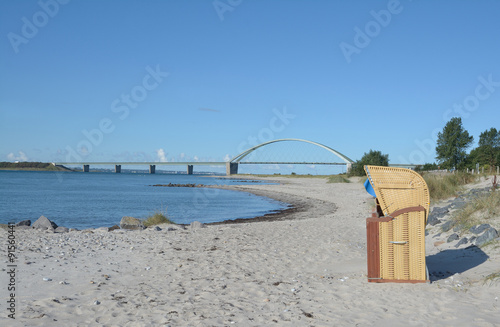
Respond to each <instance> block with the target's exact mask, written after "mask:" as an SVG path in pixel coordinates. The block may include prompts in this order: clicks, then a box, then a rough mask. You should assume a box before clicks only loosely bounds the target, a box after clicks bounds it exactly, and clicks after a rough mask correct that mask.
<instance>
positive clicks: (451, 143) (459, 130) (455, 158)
mask: <svg viewBox="0 0 500 327" xmlns="http://www.w3.org/2000/svg"><path fill="white" fill-rule="evenodd" d="M473 141H474V138H473V137H472V136H470V135H469V132H467V131H466V130H465V129H464V128H463V126H462V118H460V117H453V118H452V119H450V121H449V122H448V123H446V125H445V126H444V128H443V131H442V132H439V133H438V139H437V146H436V154H437V156H436V159H437V160H438V162H439V163H440V165H441V166H442V167H443V168H457V169H460V168H462V167H463V165H464V164H465V159H466V158H467V153H466V150H467V148H469V147H470V146H471V145H472V142H473Z"/></svg>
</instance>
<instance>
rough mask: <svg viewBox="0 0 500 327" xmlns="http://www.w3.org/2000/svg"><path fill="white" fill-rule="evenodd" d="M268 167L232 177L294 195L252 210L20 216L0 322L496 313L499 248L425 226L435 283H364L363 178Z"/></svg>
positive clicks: (347, 321) (348, 322)
mask: <svg viewBox="0 0 500 327" xmlns="http://www.w3.org/2000/svg"><path fill="white" fill-rule="evenodd" d="M272 180H276V181H277V182H279V184H277V185H257V184H251V183H249V185H243V186H231V187H228V188H231V189H235V190H240V191H246V192H252V193H255V194H258V195H267V196H269V197H272V198H275V199H278V200H280V201H285V202H288V203H292V204H294V205H295V206H296V209H295V210H290V211H289V212H286V213H285V214H280V215H276V216H274V217H269V219H261V220H260V221H259V220H258V221H254V222H242V223H237V224H213V225H205V226H204V227H202V228H201V227H196V226H193V227H191V226H186V227H185V228H184V227H182V226H175V225H161V226H159V227H160V228H161V230H155V229H153V228H148V229H145V230H142V231H127V230H114V231H111V232H108V231H107V230H103V229H94V230H85V231H71V232H69V233H52V232H46V231H36V230H32V229H29V230H24V229H21V228H18V229H16V230H15V235H16V243H17V249H16V251H17V256H18V258H17V262H16V264H17V268H16V269H17V270H16V275H15V279H16V294H15V298H16V308H15V309H16V311H15V318H16V319H15V320H13V319H10V318H8V316H7V315H8V314H9V312H8V311H7V309H6V305H5V304H6V301H7V300H8V299H9V295H8V292H7V285H8V284H9V275H8V274H7V273H6V271H8V268H7V265H8V262H7V259H6V256H4V258H5V259H4V260H3V261H2V262H4V263H3V266H2V270H3V272H2V274H1V279H0V282H1V283H2V284H1V285H2V286H1V287H2V288H1V292H0V294H1V298H2V305H1V306H0V308H1V311H2V313H1V317H0V325H2V326H500V300H499V299H500V280H499V279H498V278H497V279H496V281H487V280H485V277H486V276H488V275H489V274H491V273H495V272H500V255H499V253H500V250H499V248H498V247H497V248H495V246H491V245H490V246H486V247H484V248H481V249H480V248H477V247H468V246H469V245H470V244H465V245H462V246H460V247H458V248H455V246H454V244H455V243H447V242H446V238H447V237H448V236H449V234H451V233H452V231H450V232H449V233H442V234H440V231H439V230H438V226H434V227H433V228H430V234H429V235H428V236H427V237H426V245H427V246H426V254H427V261H428V266H429V270H430V272H431V275H432V276H433V277H432V278H431V281H432V282H431V283H424V284H395V283H384V284H377V283H368V282H367V278H366V244H365V243H366V229H365V228H366V227H365V219H366V218H367V217H369V215H370V213H371V206H372V205H373V199H372V198H371V197H370V195H369V194H368V193H367V192H366V191H365V190H364V188H363V185H362V184H361V183H347V184H331V183H327V180H326V179H321V178H293V179H290V178H278V177H277V178H272ZM488 183H489V182H488V181H483V182H482V184H481V185H478V187H481V186H483V184H484V185H486V186H487V185H488ZM434 205H440V203H438V204H434ZM48 218H49V219H50V217H48ZM200 218H202V217H200ZM498 227H499V226H497V228H498ZM0 232H1V233H3V234H4V235H5V239H6V238H7V233H6V231H5V230H0ZM2 239H4V236H2ZM442 241H444V242H442ZM2 243H3V244H5V242H2ZM4 252H5V253H6V250H4ZM438 273H439V274H438Z"/></svg>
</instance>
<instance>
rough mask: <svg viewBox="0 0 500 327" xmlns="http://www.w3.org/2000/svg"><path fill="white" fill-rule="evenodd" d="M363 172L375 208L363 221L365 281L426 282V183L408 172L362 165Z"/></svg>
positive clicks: (427, 203)
mask: <svg viewBox="0 0 500 327" xmlns="http://www.w3.org/2000/svg"><path fill="white" fill-rule="evenodd" d="M365 171H366V174H367V176H368V179H369V181H370V183H371V185H372V187H373V190H374V191H375V194H376V198H377V206H378V208H377V213H374V214H372V217H371V218H368V219H367V220H366V228H367V249H368V281H369V282H378V283H380V282H406V283H419V282H427V281H428V280H429V278H428V273H427V268H426V265H425V225H426V223H427V216H428V213H429V205H430V203H429V202H430V200H429V190H428V188H427V184H426V183H425V181H424V179H423V178H422V176H420V175H419V174H418V173H416V172H414V171H413V170H410V169H405V168H393V167H381V166H365ZM380 213H381V214H380Z"/></svg>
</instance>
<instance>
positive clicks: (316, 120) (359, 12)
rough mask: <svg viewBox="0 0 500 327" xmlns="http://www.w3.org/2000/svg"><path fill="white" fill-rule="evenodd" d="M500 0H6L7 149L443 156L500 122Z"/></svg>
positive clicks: (85, 156)
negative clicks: (256, 148) (455, 131)
mask: <svg viewBox="0 0 500 327" xmlns="http://www.w3.org/2000/svg"><path fill="white" fill-rule="evenodd" d="M499 12H500V2H499V1H418V0H413V1H409V0H406V1H404V0H401V1H392V0H391V1H298V0H297V1H290V0H288V1H277V0H267V1H264V0H253V1H250V0H241V1H239V0H220V1H211V0H204V1H194V0H193V1H159V0H157V1H118V0H116V1H109V0H108V1H92V0H89V1H81V0H80V1H77V0H72V1H67V0H64V1H63V0H59V1H58V0H40V1H1V2H0V35H1V41H0V56H1V57H0V59H1V60H0V139H1V142H0V161H14V160H29V161H67V160H68V159H70V160H76V159H77V158H81V159H82V160H84V161H149V160H151V161H156V160H167V161H172V160H177V161H180V160H209V161H224V160H226V159H227V158H230V157H232V156H234V155H236V154H238V153H239V152H241V150H244V149H246V148H248V147H250V146H251V145H254V144H256V143H261V142H264V141H269V140H271V139H279V138H300V139H307V140H311V141H315V142H319V143H322V144H324V145H327V146H329V147H331V148H333V149H336V150H338V151H339V152H341V153H343V154H345V155H347V156H348V157H350V158H352V159H354V160H356V159H360V158H361V157H362V155H363V154H364V153H365V152H368V151H369V150H370V149H374V150H379V151H382V153H385V154H389V159H390V162H391V163H416V164H419V163H425V162H434V161H435V159H434V158H435V152H434V148H435V137H436V133H437V132H438V131H441V130H442V128H443V127H444V125H445V124H446V122H447V121H448V120H449V119H450V118H451V117H453V116H460V117H462V122H463V125H464V128H465V129H466V130H468V131H469V133H470V134H472V135H473V136H474V138H475V141H476V142H477V141H478V139H479V134H480V133H481V132H483V131H485V130H487V129H489V128H491V127H496V128H497V129H498V128H500V126H498V123H499V121H500V119H499V118H500V113H499V112H500V111H499V108H500V64H499V60H498V58H500V42H499V39H498V35H500V20H499V19H498V13H499Z"/></svg>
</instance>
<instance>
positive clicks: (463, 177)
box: [423, 172, 478, 201]
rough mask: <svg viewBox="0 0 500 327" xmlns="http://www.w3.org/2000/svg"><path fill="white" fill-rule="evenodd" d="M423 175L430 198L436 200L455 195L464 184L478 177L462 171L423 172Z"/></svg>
mask: <svg viewBox="0 0 500 327" xmlns="http://www.w3.org/2000/svg"><path fill="white" fill-rule="evenodd" d="M423 177H424V179H425V182H426V183H427V187H428V188H429V192H430V196H431V200H436V201H438V200H443V199H447V198H450V197H452V196H455V195H457V194H458V192H460V191H462V190H463V188H464V185H466V184H469V183H472V182H475V181H476V180H477V179H478V175H473V174H468V173H464V172H456V173H454V174H446V175H436V174H423Z"/></svg>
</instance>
